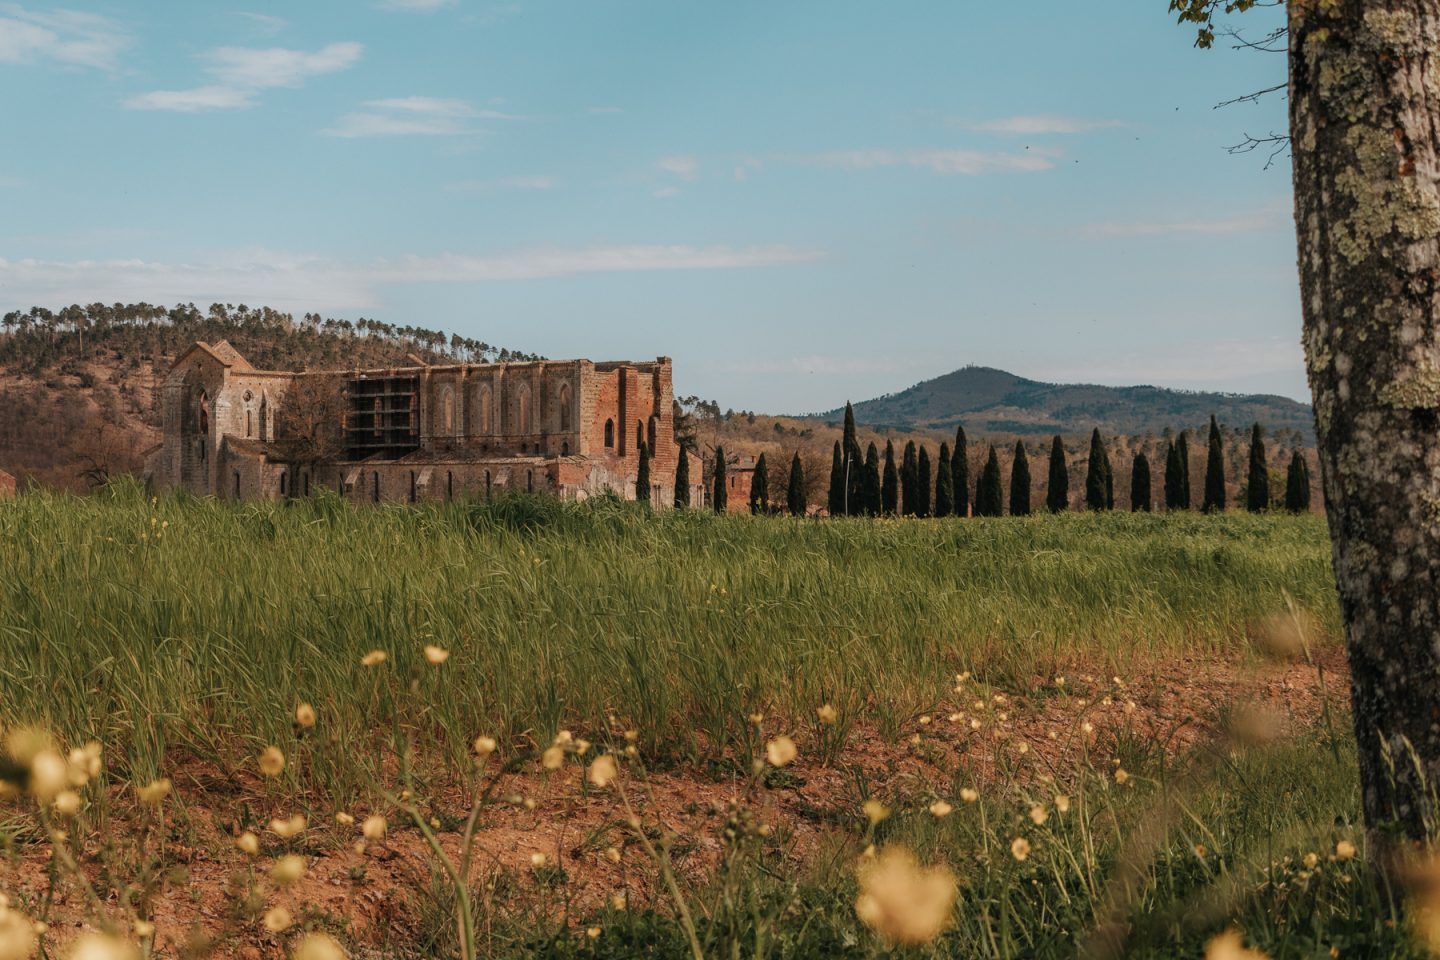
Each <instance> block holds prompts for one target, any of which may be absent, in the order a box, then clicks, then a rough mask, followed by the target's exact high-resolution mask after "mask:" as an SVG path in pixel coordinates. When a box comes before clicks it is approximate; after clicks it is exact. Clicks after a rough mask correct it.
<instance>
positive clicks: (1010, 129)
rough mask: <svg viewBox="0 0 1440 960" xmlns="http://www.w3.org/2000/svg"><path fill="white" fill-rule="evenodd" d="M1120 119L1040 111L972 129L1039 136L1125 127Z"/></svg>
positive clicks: (990, 121)
mask: <svg viewBox="0 0 1440 960" xmlns="http://www.w3.org/2000/svg"><path fill="white" fill-rule="evenodd" d="M1124 125H1125V124H1124V123H1123V122H1122V121H1120V120H1090V119H1086V118H1084V117H1062V116H1057V115H1055V114H1053V113H1038V114H1030V115H1025V116H1017V117H1003V118H1001V119H999V120H987V121H986V122H984V123H977V124H973V125H972V129H975V130H983V131H985V132H986V133H1007V134H1013V135H1016V136H1022V135H1023V136H1039V135H1043V134H1060V133H1065V134H1069V133H1085V132H1087V131H1090V130H1104V129H1107V128H1111V127H1123V126H1124Z"/></svg>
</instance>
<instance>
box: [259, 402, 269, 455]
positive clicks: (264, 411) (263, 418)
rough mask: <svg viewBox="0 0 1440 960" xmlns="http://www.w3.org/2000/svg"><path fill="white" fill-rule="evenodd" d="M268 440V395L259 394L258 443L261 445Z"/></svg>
mask: <svg viewBox="0 0 1440 960" xmlns="http://www.w3.org/2000/svg"><path fill="white" fill-rule="evenodd" d="M269 439H270V395H269V394H268V393H261V394H260V441H261V442H262V443H264V442H266V441H268V440H269Z"/></svg>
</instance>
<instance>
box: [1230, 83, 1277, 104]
mask: <svg viewBox="0 0 1440 960" xmlns="http://www.w3.org/2000/svg"><path fill="white" fill-rule="evenodd" d="M1284 89H1285V84H1283V83H1277V84H1276V85H1275V86H1273V87H1266V88H1265V89H1264V90H1256V91H1255V92H1253V93H1247V94H1245V96H1243V97H1236V98H1235V99H1233V100H1222V101H1221V102H1219V103H1217V104H1215V106H1214V107H1213V109H1215V110H1219V109H1220V108H1221V107H1229V106H1233V105H1234V104H1237V103H1258V102H1259V101H1260V98H1261V97H1263V96H1266V95H1267V94H1271V93H1278V92H1279V91H1281V90H1284Z"/></svg>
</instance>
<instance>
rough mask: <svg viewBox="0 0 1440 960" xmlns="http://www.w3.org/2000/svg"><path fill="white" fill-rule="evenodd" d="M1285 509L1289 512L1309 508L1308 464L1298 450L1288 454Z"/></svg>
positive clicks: (1301, 511)
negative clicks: (1288, 464) (1288, 466)
mask: <svg viewBox="0 0 1440 960" xmlns="http://www.w3.org/2000/svg"><path fill="white" fill-rule="evenodd" d="M1285 509H1286V510H1289V511H1290V512H1291V513H1305V512H1306V511H1307V510H1309V509H1310V465H1309V464H1307V463H1306V462H1305V456H1304V454H1302V453H1301V452H1300V451H1299V450H1296V451H1294V452H1293V453H1291V454H1290V468H1289V469H1288V470H1286V471H1285Z"/></svg>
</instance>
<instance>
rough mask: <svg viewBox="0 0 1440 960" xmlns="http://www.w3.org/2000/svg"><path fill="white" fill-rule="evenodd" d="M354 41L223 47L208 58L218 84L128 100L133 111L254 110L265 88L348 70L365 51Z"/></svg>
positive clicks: (208, 67) (209, 70) (156, 92)
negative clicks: (304, 46)
mask: <svg viewBox="0 0 1440 960" xmlns="http://www.w3.org/2000/svg"><path fill="white" fill-rule="evenodd" d="M364 49H365V48H364V47H363V46H362V45H361V44H358V43H354V42H341V43H331V44H328V45H326V46H324V47H321V48H320V49H319V50H313V51H310V50H290V49H286V48H284V47H268V48H257V47H220V48H218V49H215V50H211V51H210V52H209V53H206V54H204V55H202V57H201V59H202V60H204V61H205V63H206V65H205V72H206V73H207V74H209V75H210V76H211V77H213V78H214V80H215V82H214V83H210V84H206V85H204V86H200V87H193V88H190V89H187V90H152V91H151V92H149V93H143V94H140V95H139V96H135V97H131V98H130V99H129V100H126V101H125V106H127V107H129V108H131V109H133V110H174V111H179V112H184V113H194V112H197V111H201V110H234V109H239V108H243V107H251V106H254V105H255V103H256V98H257V97H258V96H259V94H260V93H261V92H262V91H264V90H269V89H273V88H277V87H289V88H295V87H300V86H303V85H304V83H305V81H307V80H309V79H311V78H312V77H319V76H324V75H325V74H330V73H338V72H339V71H341V70H347V69H349V68H350V67H353V66H354V65H355V64H356V63H358V62H359V61H360V56H361V54H362V53H363V52H364Z"/></svg>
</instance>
